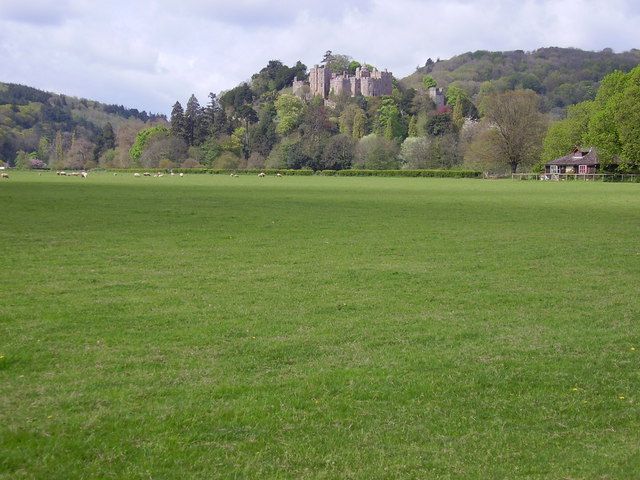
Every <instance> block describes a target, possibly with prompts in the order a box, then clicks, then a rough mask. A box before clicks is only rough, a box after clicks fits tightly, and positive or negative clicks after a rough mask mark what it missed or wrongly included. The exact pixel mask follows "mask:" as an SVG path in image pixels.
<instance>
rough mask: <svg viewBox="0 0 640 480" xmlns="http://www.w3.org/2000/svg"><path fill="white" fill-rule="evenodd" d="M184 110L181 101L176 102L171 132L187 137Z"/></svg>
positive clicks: (180, 136)
mask: <svg viewBox="0 0 640 480" xmlns="http://www.w3.org/2000/svg"><path fill="white" fill-rule="evenodd" d="M185 131H186V129H185V119H184V110H183V109H182V105H180V102H176V103H174V105H173V109H172V110H171V133H172V134H173V135H175V136H176V137H179V138H182V139H184V138H185Z"/></svg>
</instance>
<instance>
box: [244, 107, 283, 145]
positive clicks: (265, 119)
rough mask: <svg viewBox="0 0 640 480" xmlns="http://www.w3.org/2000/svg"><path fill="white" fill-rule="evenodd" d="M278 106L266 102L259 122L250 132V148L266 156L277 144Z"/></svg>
mask: <svg viewBox="0 0 640 480" xmlns="http://www.w3.org/2000/svg"><path fill="white" fill-rule="evenodd" d="M275 117H276V108H275V106H274V104H273V103H271V102H270V103H268V104H266V105H265V106H264V107H263V109H262V111H261V112H260V117H259V120H258V123H256V124H255V126H254V127H253V128H251V131H250V133H249V144H250V147H251V148H250V149H251V150H252V151H254V152H258V153H259V154H260V155H262V156H263V157H266V156H267V155H269V153H270V152H271V149H272V148H273V146H274V145H275V144H276V141H277V139H278V138H277V135H276V123H275V121H274V119H275Z"/></svg>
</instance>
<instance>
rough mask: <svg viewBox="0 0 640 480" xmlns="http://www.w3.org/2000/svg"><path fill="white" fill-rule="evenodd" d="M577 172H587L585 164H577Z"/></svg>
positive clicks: (581, 173)
mask: <svg viewBox="0 0 640 480" xmlns="http://www.w3.org/2000/svg"><path fill="white" fill-rule="evenodd" d="M578 173H579V174H580V175H584V174H585V173H587V166H586V165H578Z"/></svg>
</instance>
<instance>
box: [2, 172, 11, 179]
mask: <svg viewBox="0 0 640 480" xmlns="http://www.w3.org/2000/svg"><path fill="white" fill-rule="evenodd" d="M0 178H6V179H7V180H8V179H9V174H8V173H0Z"/></svg>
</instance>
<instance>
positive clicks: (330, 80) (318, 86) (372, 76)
mask: <svg viewBox="0 0 640 480" xmlns="http://www.w3.org/2000/svg"><path fill="white" fill-rule="evenodd" d="M392 80H393V75H392V74H391V72H387V71H386V70H385V71H384V72H380V71H378V70H376V69H373V71H369V69H368V68H367V67H358V68H357V69H356V72H355V75H348V74H346V73H344V74H340V75H335V74H332V72H331V70H330V69H329V68H327V67H324V66H318V65H316V66H314V67H313V68H311V69H310V70H309V90H310V93H311V95H312V96H313V95H320V96H322V97H323V98H324V99H327V98H329V93H334V94H335V95H342V94H343V93H345V92H347V93H349V94H350V95H351V96H352V97H354V96H356V95H363V96H365V97H379V96H382V95H391V92H392V90H393V81H392ZM304 85H305V82H302V81H300V80H298V79H297V78H296V79H294V81H293V85H292V86H293V92H294V93H296V94H299V93H301V92H303V91H304V90H303V88H304Z"/></svg>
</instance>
